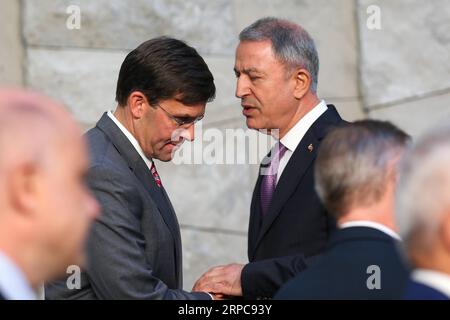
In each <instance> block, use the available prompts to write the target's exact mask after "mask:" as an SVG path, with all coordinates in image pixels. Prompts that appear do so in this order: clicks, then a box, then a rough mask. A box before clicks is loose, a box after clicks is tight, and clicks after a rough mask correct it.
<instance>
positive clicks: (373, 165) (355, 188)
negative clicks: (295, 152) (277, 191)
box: [315, 120, 410, 219]
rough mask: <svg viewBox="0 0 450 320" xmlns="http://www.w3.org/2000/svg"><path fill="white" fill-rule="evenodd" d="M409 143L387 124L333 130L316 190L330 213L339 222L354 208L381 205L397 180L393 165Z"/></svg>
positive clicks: (321, 153) (321, 161)
mask: <svg viewBox="0 0 450 320" xmlns="http://www.w3.org/2000/svg"><path fill="white" fill-rule="evenodd" d="M409 142H410V137H409V136H408V135H407V134H406V133H405V132H403V131H402V130H400V129H399V128H397V127H396V126H394V125H393V124H391V123H390V122H387V121H378V120H362V121H356V122H354V123H351V124H348V125H344V126H340V127H337V128H335V129H333V130H331V131H330V132H329V133H328V135H327V136H326V138H325V139H324V140H323V142H322V143H321V145H320V148H319V152H318V155H317V160H316V162H315V187H316V190H317V193H318V194H319V197H320V199H321V201H322V203H323V204H324V206H325V208H326V209H327V210H328V212H330V213H331V214H333V215H334V217H335V218H336V219H338V218H340V217H341V216H342V215H344V214H345V213H347V211H348V210H350V209H351V208H352V207H353V206H369V205H372V204H373V203H376V202H377V201H379V200H380V199H381V197H382V196H383V195H384V192H385V187H386V183H387V182H388V181H392V180H390V179H393V178H395V176H396V170H395V169H394V171H392V170H389V169H390V168H392V167H391V165H392V163H393V161H396V160H399V158H400V155H402V153H403V152H404V151H405V150H406V148H407V145H408V144H409ZM394 164H395V166H396V165H397V164H398V162H394Z"/></svg>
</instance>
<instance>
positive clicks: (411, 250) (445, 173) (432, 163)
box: [397, 125, 450, 300]
mask: <svg viewBox="0 0 450 320" xmlns="http://www.w3.org/2000/svg"><path fill="white" fill-rule="evenodd" d="M397 223H398V226H399V229H400V234H401V235H402V238H403V242H404V248H405V249H406V253H407V255H408V257H409V259H410V261H411V263H412V265H413V266H414V267H415V270H414V271H413V272H412V274H411V281H410V282H409V284H408V286H407V289H406V294H405V296H404V298H406V299H413V300H415V299H419V300H424V299H433V300H443V299H446V300H448V299H450V126H448V125H447V126H446V127H440V128H438V129H435V130H433V131H432V132H429V133H428V134H427V135H425V136H424V137H423V138H421V139H420V140H419V141H418V142H417V144H416V145H415V146H414V147H413V149H412V150H411V152H410V153H408V155H407V156H405V161H404V163H403V165H402V167H401V171H400V181H399V185H398V190H397Z"/></svg>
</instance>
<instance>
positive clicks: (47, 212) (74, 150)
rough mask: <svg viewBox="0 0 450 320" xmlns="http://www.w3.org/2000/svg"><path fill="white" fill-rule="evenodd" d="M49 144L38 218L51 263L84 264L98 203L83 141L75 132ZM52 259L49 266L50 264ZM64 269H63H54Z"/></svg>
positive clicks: (39, 173)
mask: <svg viewBox="0 0 450 320" xmlns="http://www.w3.org/2000/svg"><path fill="white" fill-rule="evenodd" d="M58 140H60V142H58V143H55V146H51V147H49V154H48V156H46V159H45V161H44V164H43V165H42V166H41V167H42V168H41V169H38V171H37V174H36V176H37V183H36V184H37V185H38V193H37V199H38V205H37V206H36V207H37V208H38V210H39V214H38V215H37V216H38V221H37V222H36V223H37V224H38V225H40V227H39V228H36V229H37V230H41V231H42V235H41V237H42V239H46V247H47V249H48V251H49V252H50V253H51V257H49V258H47V259H49V260H50V261H51V263H52V264H51V266H52V267H56V266H59V267H60V268H64V271H65V269H66V268H67V266H69V265H71V264H75V265H79V266H81V265H83V263H84V244H85V240H86V236H87V234H88V230H89V226H90V224H91V222H92V220H93V219H94V218H95V217H96V216H97V214H98V212H99V205H98V203H97V201H96V200H95V199H94V198H93V196H92V195H91V193H90V191H89V189H88V187H87V185H86V182H85V175H86V171H87V168H88V158H87V152H86V148H85V145H84V141H83V140H81V137H80V136H79V135H76V134H74V135H73V136H71V137H67V139H58ZM50 261H48V265H49V266H50ZM55 272H61V270H55Z"/></svg>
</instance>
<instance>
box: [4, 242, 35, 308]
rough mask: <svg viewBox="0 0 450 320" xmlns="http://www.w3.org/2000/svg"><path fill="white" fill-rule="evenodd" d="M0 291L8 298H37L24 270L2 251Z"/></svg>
mask: <svg viewBox="0 0 450 320" xmlns="http://www.w3.org/2000/svg"><path fill="white" fill-rule="evenodd" d="M0 293H1V294H2V296H3V297H4V298H5V299H8V300H36V294H35V292H34V291H33V289H32V288H31V286H30V284H29V283H28V281H27V279H26V277H25V275H24V274H23V272H22V270H20V269H19V267H17V266H16V264H15V263H14V262H13V261H12V260H11V259H10V258H9V257H8V256H6V255H5V254H4V253H3V252H1V251H0Z"/></svg>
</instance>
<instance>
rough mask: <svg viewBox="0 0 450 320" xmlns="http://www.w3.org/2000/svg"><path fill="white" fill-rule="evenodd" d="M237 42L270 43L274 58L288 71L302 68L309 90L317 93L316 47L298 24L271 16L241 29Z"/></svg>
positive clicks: (317, 59)
mask: <svg viewBox="0 0 450 320" xmlns="http://www.w3.org/2000/svg"><path fill="white" fill-rule="evenodd" d="M239 40H240V41H264V40H270V41H271V42H272V50H273V53H274V55H275V57H276V58H277V59H279V60H280V61H281V62H282V63H283V64H285V65H286V66H287V67H288V68H289V69H293V68H297V67H301V68H304V69H306V70H307V71H308V72H309V73H310V74H311V78H312V81H311V90H312V91H313V92H316V91H317V80H318V74H319V56H318V54H317V50H316V45H315V44H314V40H313V39H312V38H311V37H310V35H309V34H308V32H306V30H305V29H303V28H302V27H301V26H299V25H298V24H295V23H293V22H290V21H288V20H283V19H278V18H273V17H267V18H262V19H259V20H257V21H256V22H254V23H252V24H251V25H250V26H248V27H247V28H245V29H244V30H242V32H241V33H240V34H239Z"/></svg>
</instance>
